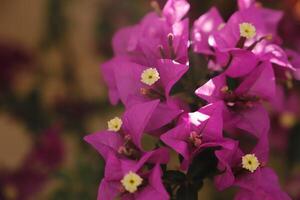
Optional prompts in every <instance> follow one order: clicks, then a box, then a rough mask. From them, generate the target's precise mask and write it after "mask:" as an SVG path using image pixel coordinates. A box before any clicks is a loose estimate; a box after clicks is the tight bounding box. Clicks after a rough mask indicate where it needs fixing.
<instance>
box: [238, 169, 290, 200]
mask: <svg viewBox="0 0 300 200" xmlns="http://www.w3.org/2000/svg"><path fill="white" fill-rule="evenodd" d="M236 185H238V186H240V187H241V189H240V191H239V192H238V193H237V194H236V196H235V198H234V199H235V200H256V199H266V200H291V198H290V197H289V196H288V195H287V193H285V192H284V191H282V189H281V187H280V184H279V180H278V177H277V176H276V174H275V172H274V171H273V170H272V169H271V168H267V167H264V168H261V169H260V170H257V171H256V172H254V173H253V174H247V175H244V176H243V177H242V178H241V179H240V180H238V181H237V183H236Z"/></svg>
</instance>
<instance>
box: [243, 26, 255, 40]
mask: <svg viewBox="0 0 300 200" xmlns="http://www.w3.org/2000/svg"><path fill="white" fill-rule="evenodd" d="M240 35H241V37H245V38H247V39H251V38H253V37H255V35H256V28H255V26H254V25H253V24H251V23H247V22H244V23H241V24H240Z"/></svg>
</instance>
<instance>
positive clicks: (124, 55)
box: [85, 0, 300, 200]
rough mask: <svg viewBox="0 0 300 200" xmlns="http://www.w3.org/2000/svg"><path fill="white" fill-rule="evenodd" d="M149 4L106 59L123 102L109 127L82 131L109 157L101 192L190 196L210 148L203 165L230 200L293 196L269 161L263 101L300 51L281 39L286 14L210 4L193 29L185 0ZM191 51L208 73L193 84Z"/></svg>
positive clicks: (282, 82)
mask: <svg viewBox="0 0 300 200" xmlns="http://www.w3.org/2000/svg"><path fill="white" fill-rule="evenodd" d="M151 4H152V6H153V7H154V9H155V12H151V13H149V14H147V15H146V16H145V17H144V18H143V19H142V20H141V21H140V23H138V24H137V25H134V26H130V27H127V28H124V29H121V30H120V31H118V32H117V33H116V35H115V36H114V38H113V50H114V54H115V56H114V58H112V59H111V60H109V61H108V62H106V63H104V64H103V65H102V73H103V77H104V80H105V82H106V84H107V86H108V88H109V98H110V101H111V103H112V104H117V103H118V102H122V104H123V105H124V106H125V109H126V110H125V112H124V114H123V116H122V117H115V118H113V119H112V120H110V121H108V129H107V130H106V131H100V132H97V133H94V134H91V135H88V136H86V137H85V140H86V141H87V142H88V143H90V144H91V145H92V146H93V147H94V148H95V149H97V151H98V152H99V153H100V154H101V155H102V157H103V158H104V159H105V161H106V166H105V174H104V178H103V179H102V181H101V184H100V187H99V192H98V199H99V200H113V199H114V198H116V197H119V198H121V199H126V200H135V199H136V200H152V199H153V198H155V199H158V200H167V199H170V198H174V197H176V199H193V198H192V197H190V196H188V195H190V194H188V193H189V192H184V190H185V191H190V190H191V191H192V190H193V189H195V188H196V193H197V190H198V189H200V188H201V185H202V184H201V183H202V182H201V181H202V179H203V178H206V177H210V175H211V174H210V175H209V174H205V173H204V174H203V170H202V172H201V173H200V172H199V170H198V171H197V169H202V168H203V166H202V164H203V163H202V164H201V163H200V164H198V166H197V163H196V164H195V162H196V161H195V160H199V156H200V160H201V156H203V152H206V150H208V149H210V150H212V154H211V155H210V157H208V160H207V163H209V162H210V161H211V160H216V164H215V165H213V167H214V168H215V169H209V170H213V171H216V172H217V173H213V175H212V178H213V180H214V184H215V186H216V188H217V189H218V190H225V189H227V188H229V187H238V188H239V191H238V193H237V194H236V196H235V199H236V200H257V199H261V200H263V199H265V200H271V199H272V200H288V199H290V197H289V196H288V195H287V194H286V193H285V192H284V191H282V190H281V188H280V185H279V182H278V178H277V176H276V174H275V173H274V171H273V170H272V169H270V168H269V167H267V165H268V154H269V130H270V119H269V113H268V111H267V109H266V104H267V103H268V102H269V103H270V102H274V99H276V98H277V92H278V90H277V89H276V88H277V87H279V86H280V87H285V88H289V87H290V85H291V81H292V79H293V78H294V76H296V75H297V72H298V69H297V66H294V65H293V63H295V60H297V59H299V58H300V57H299V55H298V54H297V53H295V52H292V53H293V55H294V57H291V56H290V54H291V51H286V50H285V49H283V48H282V47H281V46H282V45H281V44H282V41H281V38H280V37H279V35H278V34H277V28H278V27H277V26H278V23H279V21H280V19H281V17H282V13H281V12H280V11H274V10H270V9H266V8H263V7H261V5H259V4H257V3H256V2H254V0H238V8H239V10H238V11H236V12H235V13H233V14H232V16H231V17H230V18H229V19H228V20H227V21H225V20H224V19H223V18H222V17H221V15H220V14H219V12H218V10H217V9H216V8H212V9H210V10H209V11H208V12H207V13H205V14H203V15H202V16H200V17H199V18H198V19H197V20H196V21H195V22H194V23H193V27H192V31H191V32H190V29H189V19H188V18H186V17H185V16H186V14H187V12H188V11H189V8H190V5H189V4H188V2H187V1H186V0H168V1H167V3H166V5H165V6H164V8H163V9H160V7H159V5H158V4H157V3H156V2H155V1H152V3H151ZM191 54H194V56H196V57H197V56H200V55H202V56H205V57H206V58H207V61H208V70H209V72H210V73H209V78H210V79H209V80H207V82H206V83H204V84H201V81H202V80H201V78H200V77H203V74H204V73H206V72H203V74H199V80H196V82H193V86H192V87H195V88H189V87H190V86H187V84H188V83H187V82H189V81H192V80H191V78H190V76H189V75H190V74H191V73H189V72H190V71H191V70H192V69H193V68H197V67H200V66H195V65H194V63H193V62H192V61H191V60H190V55H191ZM298 67H300V66H298ZM192 75H193V77H197V74H193V73H192ZM182 85H183V87H179V86H182ZM174 86H175V87H174ZM177 86H178V87H177ZM184 86H185V87H184ZM178 88H179V89H178ZM188 90H193V91H194V94H195V95H196V98H194V97H193V96H192V95H191V94H190V93H189V92H188ZM174 91H175V92H174ZM197 96H198V98H197ZM201 102H205V105H204V106H201ZM195 105H196V106H198V107H197V109H195ZM202 105H203V104H202ZM145 134H148V135H151V136H152V137H154V138H155V140H156V141H157V144H156V145H155V147H154V148H153V149H152V150H146V149H145V148H144V146H143V145H142V139H143V137H144V136H145ZM241 138H244V139H243V141H246V144H244V143H242V142H241ZM245 138H247V139H246V140H245ZM171 149H172V150H174V151H175V152H177V154H178V155H179V158H180V159H179V160H180V170H178V171H177V172H175V171H176V170H174V169H172V170H170V169H169V166H168V163H169V162H170V155H169V153H170V150H171ZM209 160H210V161H209ZM204 163H205V162H204ZM195 166H196V167H195ZM209 168H211V166H210V167H209ZM195 169H196V170H195ZM200 171H201V170H200ZM204 171H205V170H204ZM194 172H195V173H196V174H197V175H196V176H192V175H191V174H193V173H194ZM195 173H194V174H195ZM199 173H200V174H199ZM207 173H208V172H207ZM168 174H173V176H171V177H173V178H171V179H168V177H169V176H168ZM176 175H177V176H176ZM191 176H192V177H193V178H192V180H191V179H190V177H191ZM195 177H196V178H195ZM176 180H180V181H179V183H178V182H176ZM172 181H173V182H172ZM199 182H201V183H200V184H199ZM189 184H190V185H189ZM187 185H189V187H187ZM173 186H174V187H173ZM179 196H181V197H179ZM182 196H185V198H184V197H182ZM195 199H197V198H195Z"/></svg>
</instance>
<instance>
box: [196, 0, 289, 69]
mask: <svg viewBox="0 0 300 200" xmlns="http://www.w3.org/2000/svg"><path fill="white" fill-rule="evenodd" d="M239 5H240V8H241V9H240V10H239V11H237V12H235V13H234V14H233V15H232V16H231V17H230V19H229V20H228V22H227V23H224V21H223V19H222V18H221V16H220V14H219V13H218V11H217V10H216V8H212V9H211V10H210V11H208V12H207V13H205V14H204V15H202V16H200V18H199V19H198V20H197V21H196V22H195V23H194V27H193V31H192V44H193V47H194V51H195V52H198V53H202V54H205V55H208V56H209V58H210V59H212V60H210V66H212V67H210V68H211V69H213V70H216V69H215V68H216V67H215V65H217V66H218V67H224V66H225V65H224V63H223V64H222V63H220V62H217V61H218V60H219V57H221V58H222V59H224V58H226V57H227V62H230V61H231V59H232V58H230V57H229V55H230V53H229V51H231V50H233V49H245V50H247V51H249V52H253V53H254V54H256V55H258V56H260V59H262V60H266V61H271V62H272V63H273V64H274V65H275V66H280V67H282V68H283V70H294V68H293V66H292V65H291V63H290V62H289V60H288V56H287V54H286V52H285V51H284V50H283V49H282V48H281V47H279V46H278V44H280V43H281V41H280V38H279V36H278V34H277V27H278V24H279V21H280V19H281V18H282V13H281V12H279V11H274V10H270V9H265V8H262V7H259V6H257V5H256V4H255V1H239ZM224 54H225V55H224ZM232 56H233V55H231V57H232ZM212 62H213V63H212ZM225 63H226V62H225Z"/></svg>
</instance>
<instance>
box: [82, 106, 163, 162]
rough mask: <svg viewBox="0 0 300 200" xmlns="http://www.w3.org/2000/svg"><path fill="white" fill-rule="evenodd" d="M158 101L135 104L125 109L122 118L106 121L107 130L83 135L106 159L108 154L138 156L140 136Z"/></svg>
mask: <svg viewBox="0 0 300 200" xmlns="http://www.w3.org/2000/svg"><path fill="white" fill-rule="evenodd" d="M158 103H159V101H158V100H155V101H150V102H146V103H141V104H137V105H135V106H132V107H131V108H130V109H127V110H126V112H125V113H124V115H123V117H122V119H120V118H114V119H113V121H109V122H108V130H107V131H100V132H97V133H94V134H91V135H88V136H86V137H84V140H85V141H87V142H88V143H90V144H91V145H92V146H93V147H94V148H95V149H96V150H97V151H98V152H99V153H100V154H101V156H102V157H103V158H104V159H105V160H107V157H108V156H109V154H115V155H118V156H120V157H127V158H139V157H140V156H141V154H143V152H142V145H141V138H142V136H143V134H144V129H145V127H146V125H147V124H148V122H149V119H150V118H151V115H152V114H153V112H154V110H155V109H156V107H157V106H158Z"/></svg>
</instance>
